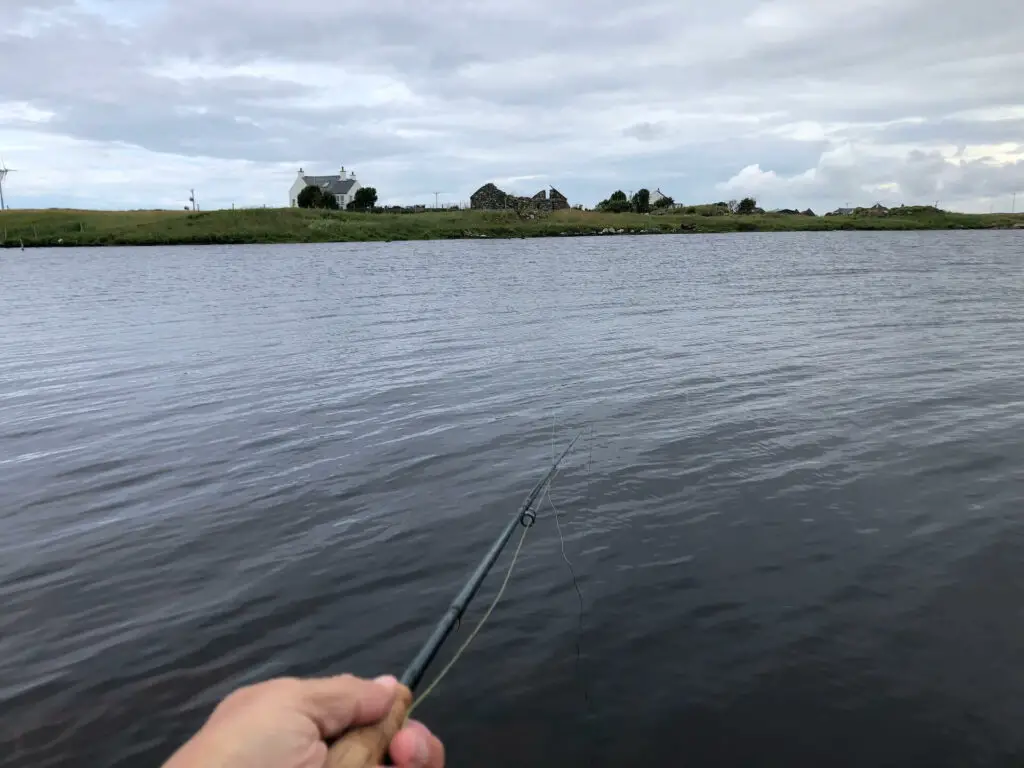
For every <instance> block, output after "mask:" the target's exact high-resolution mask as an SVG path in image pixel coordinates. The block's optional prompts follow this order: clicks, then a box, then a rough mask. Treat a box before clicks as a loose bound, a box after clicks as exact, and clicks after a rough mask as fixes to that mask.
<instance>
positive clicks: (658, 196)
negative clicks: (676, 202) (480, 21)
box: [650, 189, 668, 207]
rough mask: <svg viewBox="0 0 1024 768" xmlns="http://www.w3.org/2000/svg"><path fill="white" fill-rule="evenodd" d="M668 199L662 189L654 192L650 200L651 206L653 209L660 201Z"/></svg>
mask: <svg viewBox="0 0 1024 768" xmlns="http://www.w3.org/2000/svg"><path fill="white" fill-rule="evenodd" d="M666 197H668V195H666V194H665V193H664V192H662V191H661V190H660V189H656V190H654V191H653V192H651V198H650V204H651V206H652V207H653V206H654V204H655V203H656V202H658V201H659V200H664V199H665V198H666Z"/></svg>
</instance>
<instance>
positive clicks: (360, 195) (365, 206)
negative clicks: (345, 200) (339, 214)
mask: <svg viewBox="0 0 1024 768" xmlns="http://www.w3.org/2000/svg"><path fill="white" fill-rule="evenodd" d="M376 204H377V190H376V189H375V188H374V187H360V188H359V189H357V190H356V194H355V196H354V197H353V198H352V202H350V203H349V204H348V205H347V206H346V208H348V210H350V211H369V210H370V209H372V208H373V206H375V205H376Z"/></svg>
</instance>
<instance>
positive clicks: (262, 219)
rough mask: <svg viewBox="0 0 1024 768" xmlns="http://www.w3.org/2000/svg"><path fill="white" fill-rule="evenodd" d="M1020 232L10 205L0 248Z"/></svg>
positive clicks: (975, 219)
mask: <svg viewBox="0 0 1024 768" xmlns="http://www.w3.org/2000/svg"><path fill="white" fill-rule="evenodd" d="M950 229H954V230H969V229H970V230H977V229H988V230H991V229H1000V230H1014V229H1017V230H1024V213H1021V214H1008V213H996V214H970V213H949V212H942V211H936V210H934V209H930V210H923V211H922V209H908V212H907V213H902V214H901V211H900V209H893V210H892V211H890V212H889V213H888V214H886V215H870V214H853V215H848V216H807V215H803V214H789V213H785V214H783V213H762V214H749V215H743V214H725V215H701V214H692V213H683V212H680V211H678V210H669V211H665V212H661V213H652V214H636V213H605V212H601V211H579V210H568V211H558V212H555V213H536V214H528V215H525V216H520V215H518V214H516V213H514V212H511V211H473V210H466V211H445V210H438V211H433V210H431V211H426V212H422V213H391V212H375V213H353V212H347V211H345V212H338V211H322V210H307V209H299V208H254V209H238V210H216V211H197V212H193V211H88V210H67V209H50V210H28V211H22V210H8V211H4V212H2V213H0V248H20V247H21V245H22V243H24V247H25V248H26V249H27V248H49V247H102V246H156V245H255V244H261V243H265V244H285V243H345V242H349V243H352V242H399V241H401V242H407V241H424V240H508V239H526V238H535V237H554V238H558V237H595V236H596V237H616V236H629V235H634V236H639V235H667V234H725V233H736V232H835V231H847V232H849V231H861V232H907V231H931V230H950Z"/></svg>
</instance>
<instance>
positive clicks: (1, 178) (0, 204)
mask: <svg viewBox="0 0 1024 768" xmlns="http://www.w3.org/2000/svg"><path fill="white" fill-rule="evenodd" d="M13 170H14V169H13V168H8V167H7V163H5V162H4V159H3V158H2V157H0V211H5V210H7V208H6V206H5V205H4V182H5V181H6V180H7V174H8V173H10V172H11V171H13Z"/></svg>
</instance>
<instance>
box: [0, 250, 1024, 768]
mask: <svg viewBox="0 0 1024 768" xmlns="http://www.w3.org/2000/svg"><path fill="white" fill-rule="evenodd" d="M623 242H627V241H616V242H615V243H609V242H608V241H607V240H604V239H600V238H594V239H586V238H581V239H573V240H571V241H563V240H560V241H558V242H557V243H556V244H553V243H551V242H544V241H522V242H520V241H510V242H502V243H497V242H483V243H466V242H452V243H429V244H415V245H410V244H391V245H388V246H383V245H372V246H364V245H322V246H319V245H318V246H308V247H291V246H289V247H244V248H195V249H190V248H178V249H160V248H152V249H144V250H138V251H132V250H126V249H111V250H102V251H75V250H70V249H66V250H60V251H38V252H34V253H31V254H27V255H20V254H14V256H13V257H12V258H5V259H4V260H2V261H0V282H2V284H3V286H4V303H3V304H2V306H0V335H2V337H3V338H4V340H5V344H4V346H3V348H2V349H0V480H2V483H0V488H2V490H3V497H2V502H3V503H2V505H0V604H2V606H3V609H2V611H0V670H2V673H0V702H2V706H3V710H2V711H3V715H4V717H3V718H2V719H0V766H4V767H5V768H6V766H18V768H21V766H42V767H44V768H45V766H57V765H60V766H68V765H71V766H74V765H82V766H95V765H105V766H106V765H109V766H122V765H123V766H128V765H133V766H134V765H143V764H145V765H158V764H159V763H160V761H161V760H162V759H163V758H165V757H166V756H167V755H168V754H169V753H170V752H171V751H172V750H173V749H174V747H175V746H177V744H178V743H179V742H180V741H181V740H183V739H184V738H186V737H187V736H188V735H189V734H190V733H191V732H192V731H193V729H194V728H195V727H196V726H197V725H198V723H199V722H200V721H201V720H202V718H203V717H205V715H206V714H207V713H208V712H209V710H210V708H211V707H212V706H213V705H214V703H215V702H216V701H217V700H218V698H219V697H221V696H223V695H224V694H226V693H227V692H229V691H230V690H231V689H232V688H233V687H235V686H237V685H240V684H243V683H245V682H250V681H255V680H259V679H264V678H266V677H269V676H273V675H281V674H330V673H334V672H339V671H352V672H355V673H357V674H366V675H375V674H379V673H381V672H384V671H392V672H397V671H399V670H400V669H401V668H402V667H403V666H404V664H405V663H406V662H407V661H408V659H409V658H410V656H411V655H412V653H413V652H414V651H415V650H416V648H417V647H418V644H419V643H420V642H421V641H422V639H423V637H424V634H425V633H426V632H427V631H428V629H429V628H430V626H431V625H432V623H433V622H434V621H435V620H436V618H437V617H438V616H439V615H440V613H441V612H443V611H444V609H445V608H446V607H447V605H448V602H449V601H450V599H451V597H452V596H453V594H454V592H455V591H456V590H457V588H458V586H459V585H460V583H461V581H462V580H463V579H464V578H465V576H466V575H467V573H468V571H469V570H470V569H471V568H472V566H473V565H474V563H475V561H476V560H477V559H478V558H479V556H480V554H481V553H482V551H483V549H484V548H485V547H486V546H487V545H488V544H489V543H490V540H491V539H492V538H493V536H494V535H495V534H496V532H497V531H498V530H499V529H500V527H501V526H502V525H503V524H504V522H505V521H506V520H507V519H508V515H510V514H511V513H512V511H513V510H514V509H515V508H516V506H517V505H518V504H519V503H520V502H521V500H522V498H523V496H524V495H525V494H526V492H527V491H528V490H529V488H530V487H531V486H532V485H533V483H534V482H536V480H537V478H538V477H539V476H540V475H541V474H542V473H543V471H544V470H545V469H546V465H547V462H549V461H550V459H551V456H552V454H553V453H554V452H556V451H557V450H559V449H560V448H561V446H562V445H564V444H565V443H566V442H568V440H569V439H570V437H571V436H572V434H574V433H575V431H576V430H578V429H584V430H585V431H586V437H585V438H584V439H583V440H582V441H581V443H580V445H579V447H578V448H577V450H576V452H575V453H574V454H573V456H572V458H571V460H570V462H569V463H568V464H567V465H566V467H565V469H564V470H563V471H562V472H561V473H559V475H558V477H557V478H556V480H555V483H554V484H553V486H552V489H551V499H550V503H551V504H553V505H554V506H555V507H557V509H558V511H559V512H560V513H561V524H562V533H563V537H564V541H565V548H566V552H567V554H568V555H569V557H570V558H571V560H572V561H573V565H574V568H575V572H576V575H577V578H578V583H579V586H580V589H581V591H582V595H583V601H584V621H583V628H582V631H581V630H580V624H579V616H578V611H579V602H578V598H577V595H576V593H575V591H574V589H573V584H572V579H571V578H570V575H569V573H568V571H567V569H566V567H565V563H564V561H563V560H562V559H561V547H562V544H561V541H560V538H559V535H558V531H557V530H556V528H555V526H554V521H553V512H552V509H551V507H550V506H548V505H547V502H546V505H545V507H544V508H543V510H542V514H541V517H540V520H539V522H538V525H537V526H536V527H535V528H534V529H533V530H532V532H531V535H530V538H529V539H528V544H527V547H526V548H525V549H524V551H523V556H522V560H521V562H520V565H519V570H518V571H517V576H516V578H515V579H513V581H512V583H511V584H510V585H509V591H508V593H507V594H506V597H505V600H504V602H503V604H502V606H501V608H500V610H498V611H497V612H496V613H495V614H494V616H493V617H492V619H491V621H490V623H489V624H488V626H487V628H486V629H485V631H484V632H483V633H482V634H481V635H480V636H479V638H478V639H477V641H476V642H475V644H474V646H473V647H472V649H471V651H470V652H469V653H467V655H466V657H465V658H464V659H463V660H462V661H461V662H460V664H459V666H458V667H456V669H455V671H454V672H453V673H452V675H451V676H450V677H449V678H448V679H447V680H446V682H445V685H444V686H443V689H442V690H441V691H439V693H438V695H437V696H436V698H434V699H433V700H432V701H430V702H429V703H428V704H427V705H425V707H424V709H423V711H422V716H423V717H424V719H426V720H427V721H428V722H429V723H430V724H431V725H432V726H433V727H434V728H435V729H436V730H437V731H438V732H439V733H440V734H441V735H442V736H443V737H444V738H445V740H446V743H447V745H448V750H449V755H450V760H451V764H453V765H472V764H475V763H478V762H479V761H480V759H481V756H486V760H487V762H488V764H489V765H493V766H503V765H510V766H511V765H559V766H564V765H589V766H601V765H623V764H629V765H635V764H647V763H651V764H654V763H657V764H669V765H751V764H757V765H760V764H768V765H822V764H827V765H840V766H842V765H851V766H853V765H872V764H882V765H907V764H929V765H936V766H945V765H949V766H954V765H956V766H959V765H1003V764H1012V763H1013V761H1015V760H1017V761H1019V760H1020V759H1021V758H1022V757H1024V737H1022V736H1021V732H1020V729H1019V727H1018V723H1019V711H1020V704H1021V701H1024V673H1020V672H1019V671H1018V670H1021V669H1024V666H1022V664H1021V662H1022V659H1021V658H1020V657H1021V654H1022V651H1021V650H1020V648H1021V647H1022V646H1021V644H1020V643H1019V642H1018V640H1019V638H1020V637H1021V636H1022V634H1024V627H1022V626H1019V625H1020V624H1021V620H1022V619H1021V617H1022V615H1024V614H1022V613H1021V611H1020V604H1021V595H1020V594H1018V593H1019V592H1020V589H1021V584H1024V581H1022V580H1021V579H1020V578H1018V576H1017V571H1019V564H1020V562H1021V555H1022V554H1024V552H1022V547H1024V524H1022V521H1021V518H1020V501H1021V498H1024V442H1022V438H1021V435H1022V434H1024V398H1022V395H1021V387H1020V382H1021V377H1022V373H1024V369H1022V365H1024V364H1022V362H1021V361H1022V360H1024V337H1022V336H1021V334H1020V333H1019V332H1018V331H1019V325H1020V323H1021V318H1024V263H1022V261H1021V256H1020V250H1019V247H1018V245H1019V243H1017V240H1016V239H1015V238H1014V237H1013V235H1012V234H1010V233H999V232H975V233H924V234H919V233H881V234H879V233H841V234H840V233H821V234H785V235H749V236H742V237H740V236H732V237H713V236H708V237H704V236H686V237H679V238H675V237H663V238H637V239H635V240H629V241H628V242H629V243H631V244H632V245H631V246H630V249H628V250H627V251H626V252H623V249H622V247H621V245H622V243H623ZM591 427H592V428H593V431H592V433H591V431H590V430H591ZM504 562H505V561H504V560H503V561H502V563H501V564H499V567H501V565H502V564H503V563H504ZM494 581H495V580H491V581H489V582H488V583H487V584H485V587H484V590H483V592H482V593H481V595H480V599H479V604H476V605H474V607H473V609H472V610H471V615H470V616H468V617H467V620H466V622H465V623H464V626H463V627H462V629H461V630H460V633H462V636H464V634H465V632H466V631H468V630H467V627H468V625H469V623H471V622H472V621H473V620H474V618H475V617H477V616H479V613H480V611H482V610H483V605H484V604H485V603H486V601H487V599H488V597H489V596H491V595H493V590H494V589H495V588H496V584H495V583H494ZM577 643H578V645H579V649H580V656H579V660H578V661H577V655H576V654H577ZM450 652H451V649H450V648H447V649H445V651H444V653H445V654H447V653H450Z"/></svg>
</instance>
